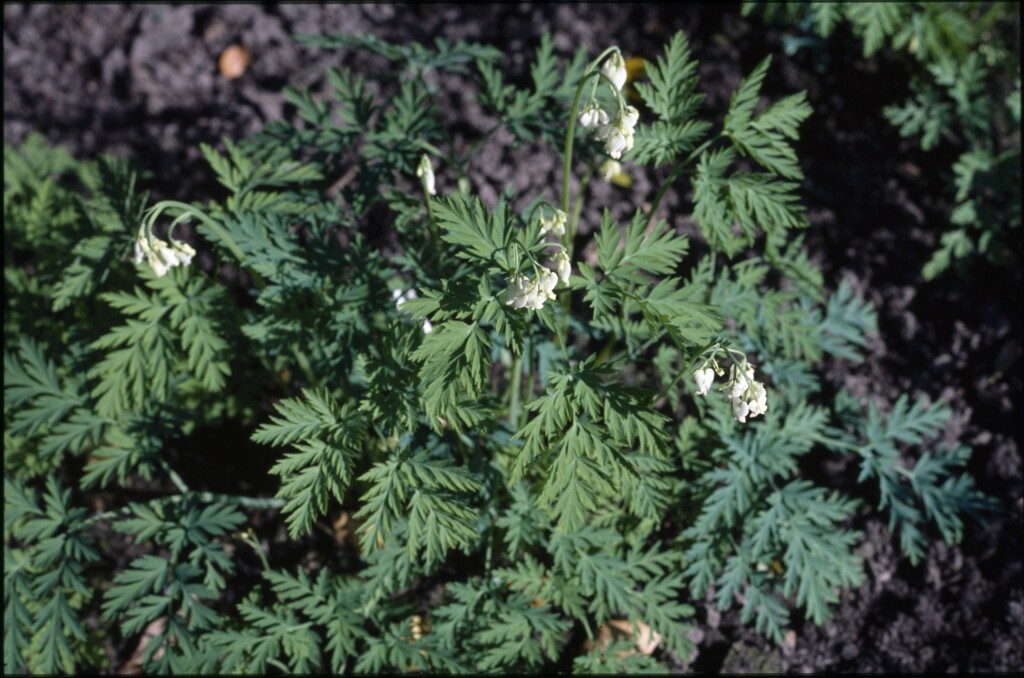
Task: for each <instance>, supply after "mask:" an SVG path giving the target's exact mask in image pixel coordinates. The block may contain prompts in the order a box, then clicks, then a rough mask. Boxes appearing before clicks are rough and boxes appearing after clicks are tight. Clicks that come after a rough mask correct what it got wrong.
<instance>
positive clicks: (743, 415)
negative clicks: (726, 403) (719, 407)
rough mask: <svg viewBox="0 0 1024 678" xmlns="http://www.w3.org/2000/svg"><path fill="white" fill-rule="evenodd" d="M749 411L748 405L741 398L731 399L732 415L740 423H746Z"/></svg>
mask: <svg viewBox="0 0 1024 678" xmlns="http://www.w3.org/2000/svg"><path fill="white" fill-rule="evenodd" d="M749 412H750V406H749V405H747V403H745V402H744V401H742V400H733V401H732V416H734V417H736V421H738V422H740V423H741V424H743V423H746V421H747V414H748V413H749Z"/></svg>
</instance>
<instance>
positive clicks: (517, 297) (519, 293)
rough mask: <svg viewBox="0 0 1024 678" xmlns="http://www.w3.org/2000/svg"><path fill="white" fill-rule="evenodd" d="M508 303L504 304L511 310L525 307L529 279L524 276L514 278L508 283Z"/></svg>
mask: <svg viewBox="0 0 1024 678" xmlns="http://www.w3.org/2000/svg"><path fill="white" fill-rule="evenodd" d="M505 291H506V292H507V293H508V301H506V302H505V303H506V304H508V305H509V306H512V307H513V308H522V307H523V306H526V301H527V295H528V294H529V291H530V279H529V278H527V277H526V276H525V275H519V276H516V277H515V278H514V279H513V280H510V281H509V282H508V289H507V290H505Z"/></svg>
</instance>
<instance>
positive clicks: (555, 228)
mask: <svg viewBox="0 0 1024 678" xmlns="http://www.w3.org/2000/svg"><path fill="white" fill-rule="evenodd" d="M567 221H568V217H566V215H565V212H563V211H562V210H555V215H554V216H553V217H550V218H549V217H541V218H540V236H541V237H542V238H543V237H544V236H545V235H547V234H548V233H551V234H552V235H554V236H557V237H559V238H561V237H562V236H563V235H565V224H566V222H567Z"/></svg>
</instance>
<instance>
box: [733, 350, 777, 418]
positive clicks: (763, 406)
mask: <svg viewBox="0 0 1024 678" xmlns="http://www.w3.org/2000/svg"><path fill="white" fill-rule="evenodd" d="M726 387H727V388H728V390H729V391H728V392H729V400H730V401H731V402H732V414H733V416H734V417H736V420H737V421H739V422H740V423H743V422H745V421H746V420H747V417H748V416H749V417H756V416H757V415H759V414H764V413H765V411H766V410H767V409H768V392H767V391H766V390H765V388H764V384H762V383H761V382H759V381H755V380H754V368H753V367H752V366H751V365H749V364H747V363H744V365H743V369H742V372H740V371H738V370H737V369H736V366H735V365H733V366H732V368H730V370H729V382H728V383H727V384H726Z"/></svg>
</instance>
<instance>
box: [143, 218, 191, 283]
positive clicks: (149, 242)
mask: <svg viewBox="0 0 1024 678" xmlns="http://www.w3.org/2000/svg"><path fill="white" fill-rule="evenodd" d="M195 256H196V251H195V250H194V249H193V248H192V246H191V245H189V244H188V243H183V242H180V241H178V240H174V239H173V238H172V239H171V242H170V243H168V242H167V241H166V240H162V239H160V238H157V237H156V236H154V235H153V234H152V233H148V232H147V229H146V226H145V225H143V226H141V227H139V233H138V235H137V236H136V237H135V248H134V252H133V256H132V260H133V261H134V262H135V263H136V264H141V263H142V260H143V259H145V260H146V263H147V264H149V267H150V268H151V269H153V273H155V274H156V277H158V278H162V277H164V276H165V275H166V274H167V271H169V270H171V269H172V268H174V267H175V266H188V265H189V264H191V263H192V259H193V258H194V257H195Z"/></svg>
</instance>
